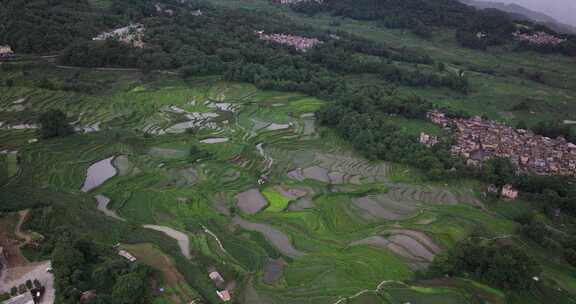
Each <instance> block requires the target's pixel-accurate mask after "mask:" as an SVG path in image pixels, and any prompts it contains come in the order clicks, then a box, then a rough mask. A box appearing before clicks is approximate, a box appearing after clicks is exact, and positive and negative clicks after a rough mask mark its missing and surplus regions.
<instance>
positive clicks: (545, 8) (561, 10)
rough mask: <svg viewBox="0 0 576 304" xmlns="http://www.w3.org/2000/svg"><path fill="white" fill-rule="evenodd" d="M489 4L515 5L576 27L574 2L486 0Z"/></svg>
mask: <svg viewBox="0 0 576 304" xmlns="http://www.w3.org/2000/svg"><path fill="white" fill-rule="evenodd" d="M486 1H491V2H503V3H516V4H519V5H522V6H524V7H526V8H529V9H531V10H534V11H538V12H541V13H544V14H546V15H549V16H551V17H554V18H556V20H558V21H560V22H562V23H566V24H570V25H574V26H576V1H575V0H486Z"/></svg>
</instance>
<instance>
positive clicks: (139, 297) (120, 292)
mask: <svg viewBox="0 0 576 304" xmlns="http://www.w3.org/2000/svg"><path fill="white" fill-rule="evenodd" d="M146 287H147V286H146V279H145V276H144V277H143V276H142V275H141V274H139V273H129V274H125V275H122V276H120V277H119V278H118V281H117V282H116V284H115V285H114V289H113V291H112V298H114V303H116V304H139V303H144V301H143V299H144V298H145V296H146V290H147V288H146Z"/></svg>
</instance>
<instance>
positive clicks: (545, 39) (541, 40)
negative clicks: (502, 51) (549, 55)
mask: <svg viewBox="0 0 576 304" xmlns="http://www.w3.org/2000/svg"><path fill="white" fill-rule="evenodd" d="M513 36H514V39H516V40H518V41H521V42H527V43H530V44H535V45H552V46H557V45H559V44H562V43H564V42H566V39H562V38H558V37H556V36H554V35H551V34H548V33H546V32H536V33H531V34H527V33H521V32H515V33H514V34H513Z"/></svg>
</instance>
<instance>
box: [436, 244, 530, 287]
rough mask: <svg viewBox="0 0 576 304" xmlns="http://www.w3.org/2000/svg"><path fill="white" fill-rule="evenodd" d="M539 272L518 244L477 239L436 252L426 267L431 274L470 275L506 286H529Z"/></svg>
mask: <svg viewBox="0 0 576 304" xmlns="http://www.w3.org/2000/svg"><path fill="white" fill-rule="evenodd" d="M540 272H541V269H540V266H539V264H538V263H537V262H536V261H535V260H534V259H533V258H532V257H530V256H528V255H527V254H526V253H525V252H524V250H522V249H521V248H519V247H518V246H516V245H513V244H510V243H504V242H502V243H500V242H498V241H478V240H476V239H469V240H466V241H462V242H460V243H458V244H457V245H456V246H455V247H453V248H452V249H450V250H449V251H448V252H447V253H443V254H440V255H438V256H437V257H436V258H435V259H434V261H433V262H432V265H430V268H429V270H428V274H429V275H430V276H439V275H452V276H473V277H475V278H477V279H479V280H482V281H484V282H486V283H489V284H492V285H494V286H497V287H501V288H509V289H523V288H528V287H529V286H530V285H531V284H532V278H533V277H535V276H539V275H540Z"/></svg>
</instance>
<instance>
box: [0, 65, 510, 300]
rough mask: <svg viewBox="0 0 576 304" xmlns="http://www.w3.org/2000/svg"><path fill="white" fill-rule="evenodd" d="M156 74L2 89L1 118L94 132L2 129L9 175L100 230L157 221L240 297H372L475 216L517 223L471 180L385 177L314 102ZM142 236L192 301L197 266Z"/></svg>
mask: <svg viewBox="0 0 576 304" xmlns="http://www.w3.org/2000/svg"><path fill="white" fill-rule="evenodd" d="M102 73H104V72H102ZM106 73H110V72H106ZM162 77H163V78H164V79H163V80H162V83H159V84H155V85H142V83H141V82H139V81H138V82H135V83H130V85H128V84H127V85H126V86H123V87H122V88H121V89H117V90H116V91H114V92H113V93H112V94H111V95H106V96H93V95H82V94H77V93H71V92H60V91H46V90H42V89H37V88H28V87H20V86H16V87H12V88H6V87H1V88H0V109H2V112H0V121H1V122H3V123H4V125H7V126H16V125H25V124H26V125H32V124H34V123H35V119H36V118H37V116H38V114H39V113H41V112H42V111H44V110H46V109H49V108H60V109H65V110H66V113H67V115H68V116H69V117H70V119H71V120H72V121H74V122H75V126H77V127H78V128H80V127H82V128H84V127H86V128H88V127H90V128H91V129H90V130H91V132H79V134H76V135H73V136H70V137H65V138H56V139H50V140H40V141H39V142H37V143H28V139H31V138H36V137H37V135H36V133H35V131H34V130H33V129H12V128H11V129H2V128H0V139H1V140H0V151H2V150H7V151H18V152H17V154H13V155H14V156H11V157H13V158H14V160H15V159H16V156H18V157H19V158H20V161H19V162H18V163H17V168H18V169H15V163H14V161H12V162H11V163H9V164H10V166H11V167H10V168H11V169H10V172H11V173H12V174H11V175H10V176H12V177H11V180H10V185H16V186H18V185H24V184H25V185H27V187H32V188H33V189H45V191H51V193H60V192H62V193H66V194H67V195H70V196H72V197H74V199H75V201H77V202H78V204H81V206H82V208H86V209H87V210H94V211H95V212H94V213H90V214H94V216H102V217H106V220H107V221H108V223H109V225H111V226H113V225H124V224H128V225H131V227H142V226H143V225H145V226H144V227H146V228H148V229H144V230H146V231H147V232H150V233H152V232H155V231H158V232H159V233H158V234H157V237H158V238H162V239H167V240H170V241H172V242H174V246H177V247H174V248H176V250H174V252H171V253H170V254H172V258H174V259H175V260H177V259H179V258H181V259H182V260H180V261H183V260H186V261H188V262H197V263H200V265H201V266H199V269H201V271H202V272H203V274H204V275H206V276H207V274H208V268H209V267H216V268H218V269H219V270H221V271H222V272H223V273H225V274H227V275H225V276H228V277H231V278H234V277H235V276H234V275H231V274H232V273H235V272H238V273H240V274H242V277H243V278H246V279H245V280H244V281H242V282H240V281H238V282H237V283H236V286H235V287H231V288H232V289H233V290H232V292H233V296H234V297H235V298H237V299H239V300H240V301H241V302H242V303H250V304H253V303H314V304H316V303H320V304H324V303H326V304H334V303H336V302H338V301H340V300H341V299H343V298H346V297H352V296H354V295H357V294H358V293H361V294H360V295H359V296H357V297H353V298H351V299H350V301H351V302H350V303H371V301H373V302H374V303H381V302H378V301H379V299H381V298H380V297H381V296H380V295H376V293H375V292H371V291H373V290H374V289H375V288H377V287H378V286H379V285H380V284H381V283H382V282H383V281H391V282H397V281H402V280H408V279H411V278H413V276H414V271H415V270H419V269H423V268H425V267H426V266H427V265H428V264H429V263H430V261H431V260H432V259H433V257H434V256H435V255H436V254H438V253H439V252H440V251H441V250H443V249H445V248H448V247H450V246H452V245H453V244H454V243H455V242H456V241H458V240H460V239H462V238H465V237H466V236H467V235H468V233H470V232H471V231H472V230H474V229H475V228H478V227H481V228H485V229H488V230H490V231H491V232H493V233H494V234H496V235H500V234H506V233H510V232H511V231H513V230H514V229H515V228H516V227H515V225H514V224H513V223H512V222H510V221H509V220H506V219H503V218H498V217H494V216H493V215H491V214H487V213H486V212H484V211H483V210H482V209H481V208H478V206H480V205H481V204H482V203H481V201H480V200H479V199H478V198H477V197H476V196H474V194H473V193H472V192H471V191H469V189H461V188H458V187H457V186H445V185H422V184H415V183H409V182H407V183H395V182H393V181H392V179H391V176H393V175H394V174H396V173H397V172H396V171H395V170H398V169H397V168H396V167H395V166H393V165H391V164H388V163H384V162H370V161H367V160H365V159H363V158H362V157H361V156H358V155H357V154H355V153H354V151H352V150H350V149H349V148H347V147H346V146H345V145H342V143H341V142H340V141H338V139H336V138H335V137H334V136H330V134H329V131H327V130H323V129H322V127H321V126H318V125H317V124H316V121H315V118H314V116H313V114H311V113H313V112H314V111H315V110H317V109H318V108H319V107H320V106H321V105H322V103H324V102H325V101H321V100H318V99H314V98H310V97H307V96H304V95H301V94H296V93H285V92H263V91H259V90H257V89H256V88H254V87H253V86H251V85H248V84H239V83H227V82H222V81H219V80H217V79H213V78H206V79H200V80H198V81H195V82H193V83H186V82H183V81H181V80H178V79H176V78H171V77H172V76H168V75H163V76H162ZM136 84H137V85H136ZM16 101H17V102H16ZM22 107H25V109H26V110H25V111H24V110H22ZM8 110H10V111H12V112H10V113H12V114H10V115H9V114H6V113H7V112H6V111H8ZM20 110H22V111H20ZM15 111H16V112H15ZM18 111H20V112H18ZM14 113H18V114H16V115H13V114H14ZM96 126H97V127H96ZM83 130H84V129H83ZM321 131H325V132H328V135H325V136H324V137H323V138H322V139H321V140H320V139H319V136H320V133H321ZM15 172H18V174H16V173H15ZM16 186H14V187H16ZM26 189H30V188H26ZM107 237H110V238H112V240H111V242H118V241H120V240H121V239H122V236H117V235H115V236H107ZM143 242H158V239H155V240H138V244H135V245H128V244H126V245H125V246H126V248H127V249H128V250H129V251H130V250H132V251H133V252H134V254H135V255H137V256H138V255H141V256H142V259H143V260H145V262H146V263H149V264H150V265H152V266H153V267H156V268H158V269H160V270H161V271H162V273H163V274H164V276H165V278H166V281H167V282H168V283H169V284H171V286H172V287H171V288H172V289H173V290H174V295H175V297H184V298H186V297H188V294H189V293H188V292H187V291H186V290H187V288H188V287H186V286H189V287H190V289H194V288H197V286H195V285H194V284H193V283H194V279H193V278H194V277H202V274H198V273H194V274H193V275H192V274H189V275H186V272H182V271H181V270H180V271H179V272H181V275H182V277H181V276H179V275H178V274H176V272H175V271H174V267H178V266H179V264H184V262H182V263H175V264H172V265H171V262H170V261H169V260H170V258H168V257H166V256H165V255H166V254H167V253H162V252H158V251H157V250H156V249H152V247H150V248H148V247H146V246H153V245H142V244H141V243H143ZM143 246H145V247H143ZM143 248H146V250H144V249H143ZM154 248H155V247H154ZM147 250H149V251H150V252H149V253H147V252H146V251H147ZM132 251H131V252H132ZM147 254H151V255H153V256H155V258H153V259H149V258H148V257H147V256H146V255H147ZM157 259H161V260H162V261H163V262H162V263H160V262H159V261H157ZM183 278H184V279H185V280H186V282H184V281H182V280H183ZM204 279H206V280H208V279H207V277H204ZM382 286H383V287H382V289H381V290H380V291H382V292H384V293H385V294H387V297H388V298H390V299H394V301H396V302H399V303H400V302H412V303H468V300H467V299H465V298H463V297H461V296H460V294H459V293H458V292H457V291H456V289H451V288H438V289H433V290H428V291H423V290H419V289H417V288H415V287H413V286H407V285H393V284H392V285H390V284H384V285H382ZM364 291H365V292H364ZM192 293H193V292H192ZM212 294H213V295H215V290H214V291H213V293H212ZM168 298H170V297H168ZM168 300H170V299H168ZM173 301H175V302H174V303H177V301H176V300H173ZM340 303H343V302H340Z"/></svg>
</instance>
